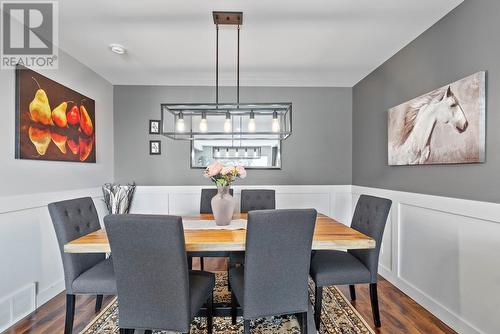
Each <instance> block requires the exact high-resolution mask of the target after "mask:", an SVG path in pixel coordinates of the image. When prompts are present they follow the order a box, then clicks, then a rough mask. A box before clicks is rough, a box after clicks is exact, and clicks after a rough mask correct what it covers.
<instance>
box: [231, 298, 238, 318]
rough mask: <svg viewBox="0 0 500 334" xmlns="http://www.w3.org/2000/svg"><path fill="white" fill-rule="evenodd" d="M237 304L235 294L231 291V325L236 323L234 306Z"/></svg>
mask: <svg viewBox="0 0 500 334" xmlns="http://www.w3.org/2000/svg"><path fill="white" fill-rule="evenodd" d="M237 304H238V303H237V302H236V296H235V295H234V293H233V292H232V291H231V323H232V324H233V325H236V306H237Z"/></svg>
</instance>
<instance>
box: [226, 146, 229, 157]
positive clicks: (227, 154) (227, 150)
mask: <svg viewBox="0 0 500 334" xmlns="http://www.w3.org/2000/svg"><path fill="white" fill-rule="evenodd" d="M226 158H229V149H228V148H226Z"/></svg>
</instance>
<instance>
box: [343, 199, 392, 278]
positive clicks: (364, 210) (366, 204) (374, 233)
mask: <svg viewBox="0 0 500 334" xmlns="http://www.w3.org/2000/svg"><path fill="white" fill-rule="evenodd" d="M391 205H392V201H391V200H389V199H386V198H380V197H373V196H368V195H361V196H360V197H359V200H358V203H357V204H356V209H355V210H354V216H353V217H352V222H351V227H352V228H353V229H355V230H357V231H359V232H361V233H363V234H365V235H367V236H369V237H371V238H373V239H374V240H375V242H376V243H377V245H376V248H374V249H359V250H350V251H349V253H351V254H352V255H354V256H355V257H356V258H357V259H358V260H360V261H361V262H362V263H363V264H364V265H365V266H366V267H367V268H368V269H369V270H370V273H371V282H372V283H376V282H377V272H378V257H379V254H380V246H381V243H382V237H383V235H384V229H385V223H386V221H387V216H388V215H389V210H390V209H391Z"/></svg>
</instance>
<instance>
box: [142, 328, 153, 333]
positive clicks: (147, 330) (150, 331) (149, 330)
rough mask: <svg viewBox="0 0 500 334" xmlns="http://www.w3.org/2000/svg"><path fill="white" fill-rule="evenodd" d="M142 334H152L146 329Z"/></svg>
mask: <svg viewBox="0 0 500 334" xmlns="http://www.w3.org/2000/svg"><path fill="white" fill-rule="evenodd" d="M144 334H153V331H152V330H151V329H146V330H145V331H144Z"/></svg>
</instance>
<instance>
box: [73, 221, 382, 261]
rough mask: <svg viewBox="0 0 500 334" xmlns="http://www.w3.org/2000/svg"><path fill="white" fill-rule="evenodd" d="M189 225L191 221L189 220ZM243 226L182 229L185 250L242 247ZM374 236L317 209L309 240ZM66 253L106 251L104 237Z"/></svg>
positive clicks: (370, 244) (357, 240)
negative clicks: (314, 224)
mask: <svg viewBox="0 0 500 334" xmlns="http://www.w3.org/2000/svg"><path fill="white" fill-rule="evenodd" d="M182 219H183V221H184V222H200V221H213V220H214V216H213V215H212V214H199V215H186V216H182ZM246 219H247V214H246V213H238V214H235V215H234V216H233V220H235V221H241V220H246ZM191 225H192V224H191ZM245 236H246V230H245V229H244V228H239V229H230V228H227V227H226V228H224V227H221V228H220V229H217V228H210V229H206V228H203V227H201V228H200V229H196V228H192V226H191V227H190V228H189V229H187V228H185V229H184V239H185V244H186V251H188V252H194V251H204V252H210V251H213V252H220V251H244V250H245ZM375 246H376V245H375V240H373V239H372V238H370V237H369V236H366V235H364V234H363V233H361V232H358V231H356V230H354V229H352V228H350V227H349V226H347V225H344V224H342V223H340V222H338V221H336V220H335V219H333V218H331V217H328V216H326V215H324V214H321V213H319V214H318V216H317V218H316V226H315V229H314V236H313V242H312V250H349V249H370V248H375ZM64 252H66V253H109V252H111V248H110V246H109V241H108V237H107V235H106V231H105V230H104V229H99V230H96V231H94V232H91V233H89V234H87V235H84V236H82V237H80V238H78V239H75V240H73V241H71V242H69V243H67V244H66V245H64Z"/></svg>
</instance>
